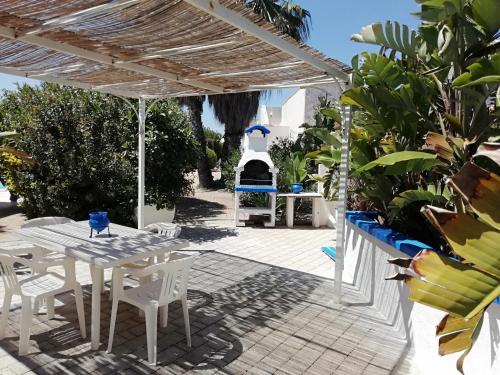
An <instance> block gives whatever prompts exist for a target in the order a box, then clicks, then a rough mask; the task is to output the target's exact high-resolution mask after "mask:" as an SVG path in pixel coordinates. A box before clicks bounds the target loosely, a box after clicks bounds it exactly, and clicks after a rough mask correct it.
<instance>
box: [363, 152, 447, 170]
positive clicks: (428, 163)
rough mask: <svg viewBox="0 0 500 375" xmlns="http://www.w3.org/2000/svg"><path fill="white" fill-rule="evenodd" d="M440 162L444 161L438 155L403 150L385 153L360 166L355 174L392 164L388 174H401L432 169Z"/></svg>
mask: <svg viewBox="0 0 500 375" xmlns="http://www.w3.org/2000/svg"><path fill="white" fill-rule="evenodd" d="M439 164H442V162H440V161H439V160H437V156H436V155H433V154H429V153H427V152H420V151H401V152H394V153H392V154H388V155H384V156H382V157H380V158H378V159H376V160H373V161H371V162H369V163H368V164H365V165H363V166H362V167H360V168H358V169H357V170H356V171H355V174H360V173H364V172H367V171H369V170H370V169H372V168H375V167H378V166H383V167H388V166H392V167H391V169H390V170H389V172H388V173H387V174H400V173H405V172H411V171H422V170H425V169H430V168H432V167H433V166H435V165H439Z"/></svg>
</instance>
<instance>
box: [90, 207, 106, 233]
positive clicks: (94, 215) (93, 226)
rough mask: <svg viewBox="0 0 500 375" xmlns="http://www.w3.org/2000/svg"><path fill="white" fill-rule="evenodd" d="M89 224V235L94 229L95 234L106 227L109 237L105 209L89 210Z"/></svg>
mask: <svg viewBox="0 0 500 375" xmlns="http://www.w3.org/2000/svg"><path fill="white" fill-rule="evenodd" d="M89 226H90V237H92V233H93V231H94V230H95V231H96V232H97V234H99V233H101V232H102V231H103V230H104V229H106V228H108V236H110V237H111V234H110V233H109V218H108V213H107V212H106V211H91V212H89Z"/></svg>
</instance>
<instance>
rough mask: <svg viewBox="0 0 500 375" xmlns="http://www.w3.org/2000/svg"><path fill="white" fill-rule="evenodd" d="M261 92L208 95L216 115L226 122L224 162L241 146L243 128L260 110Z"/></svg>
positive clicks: (223, 149)
mask: <svg viewBox="0 0 500 375" xmlns="http://www.w3.org/2000/svg"><path fill="white" fill-rule="evenodd" d="M261 94H262V93H261V92H260V91H255V92H242V93H237V94H222V95H210V96H209V97H208V102H209V103H210V106H211V107H212V108H213V110H214V114H215V117H217V119H218V120H219V121H220V122H221V123H223V124H224V143H223V145H222V154H221V161H222V162H224V161H226V160H227V159H228V158H229V155H231V153H232V152H233V151H234V150H237V149H238V148H239V147H240V143H241V136H242V135H243V130H245V128H246V127H247V126H248V124H249V123H250V121H251V120H252V119H253V118H254V117H255V115H256V114H257V111H258V110H259V99H260V95H261Z"/></svg>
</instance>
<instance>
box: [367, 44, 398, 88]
mask: <svg viewBox="0 0 500 375" xmlns="http://www.w3.org/2000/svg"><path fill="white" fill-rule="evenodd" d="M361 55H362V56H363V58H364V62H363V65H362V67H361V69H360V72H361V73H362V76H363V79H364V81H365V83H366V84H368V85H370V86H373V85H380V84H385V85H389V86H392V85H393V84H394V83H395V82H397V79H398V78H399V77H400V76H401V74H402V71H401V69H400V68H399V67H398V66H397V64H396V62H395V61H393V60H391V59H388V58H387V57H385V56H384V55H378V54H376V53H371V54H370V53H366V52H365V53H362V54H361Z"/></svg>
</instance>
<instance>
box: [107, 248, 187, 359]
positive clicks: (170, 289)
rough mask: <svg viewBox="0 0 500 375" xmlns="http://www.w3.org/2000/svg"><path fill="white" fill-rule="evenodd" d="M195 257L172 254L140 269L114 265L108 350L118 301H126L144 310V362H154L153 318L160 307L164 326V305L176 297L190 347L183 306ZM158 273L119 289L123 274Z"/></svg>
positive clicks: (165, 324)
mask: <svg viewBox="0 0 500 375" xmlns="http://www.w3.org/2000/svg"><path fill="white" fill-rule="evenodd" d="M195 259H196V257H195V256H190V255H184V254H180V253H173V254H171V256H170V259H169V261H167V262H165V263H159V264H155V265H152V266H149V267H146V268H144V269H140V270H139V269H129V268H119V267H117V268H115V269H114V270H113V297H114V298H113V305H112V308H111V324H110V327H109V341H108V353H110V352H111V349H112V348H113V336H114V333H115V324H116V314H117V310H118V303H119V301H124V302H127V303H129V304H131V305H134V306H136V307H138V308H139V309H141V310H142V311H144V315H145V318H146V337H147V348H148V361H149V363H151V364H152V365H156V354H157V339H156V337H157V318H158V310H159V309H160V308H161V310H160V311H161V315H162V316H161V320H160V324H161V326H162V327H166V326H167V320H168V304H169V303H171V302H173V301H177V300H180V301H181V303H182V310H183V314H184V325H185V328H186V339H187V345H188V346H189V347H191V329H190V326H189V312H188V308H187V285H188V280H189V270H190V269H191V266H192V265H193V263H194V261H195ZM155 273H158V274H159V276H160V277H159V279H158V280H155V281H153V282H150V283H147V284H142V285H139V286H138V287H135V288H130V289H126V290H124V289H123V276H124V275H126V274H127V275H135V276H138V277H141V278H143V277H147V276H152V275H153V274H155Z"/></svg>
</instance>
